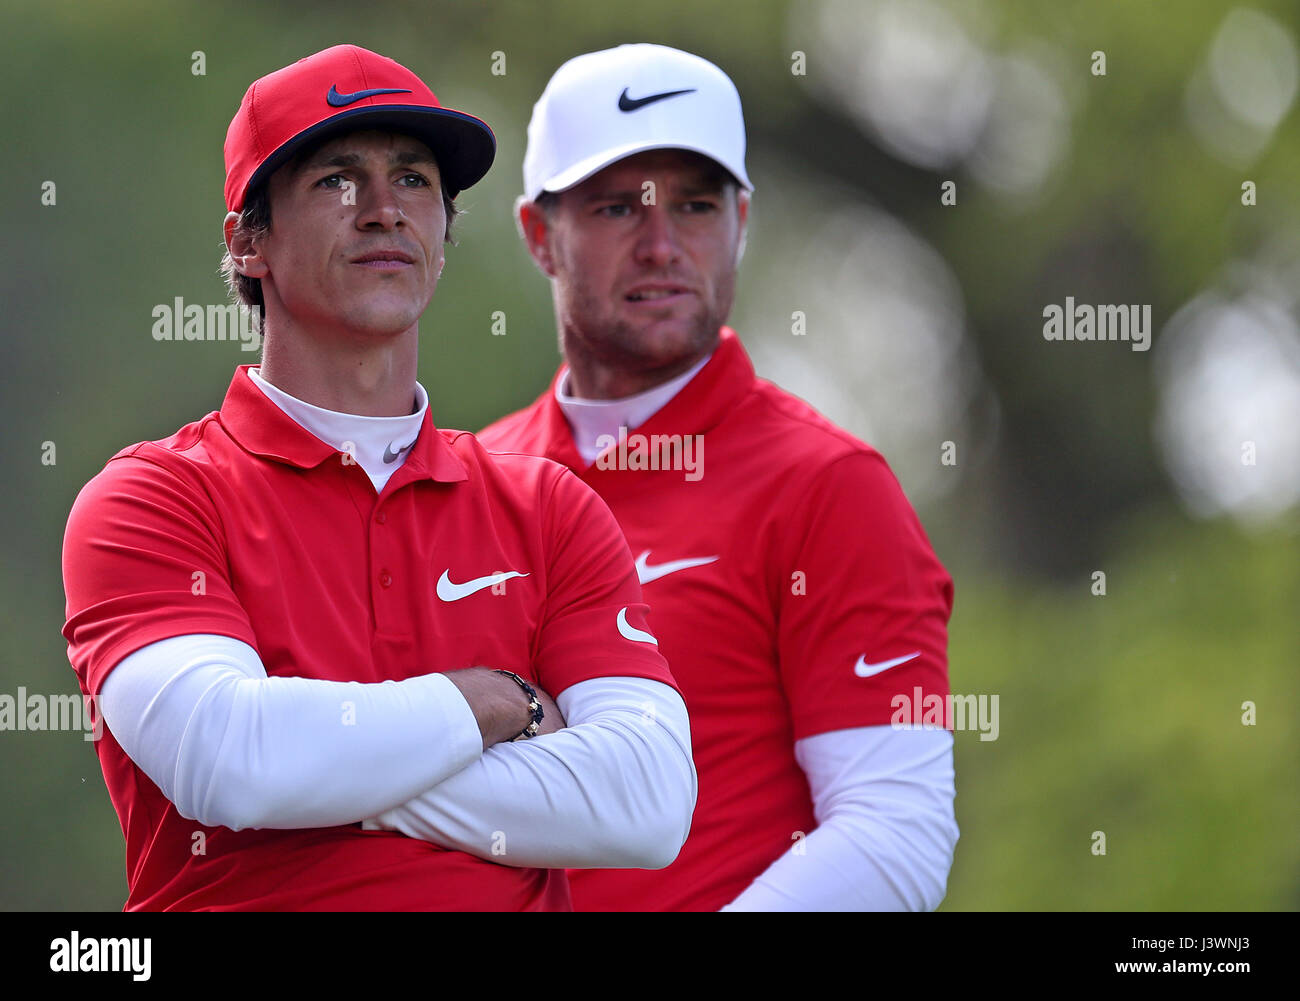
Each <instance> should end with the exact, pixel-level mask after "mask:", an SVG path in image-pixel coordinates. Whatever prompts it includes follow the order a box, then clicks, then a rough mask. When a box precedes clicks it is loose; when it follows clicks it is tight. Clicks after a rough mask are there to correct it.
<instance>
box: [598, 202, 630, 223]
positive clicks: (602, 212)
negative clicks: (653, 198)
mask: <svg viewBox="0 0 1300 1001" xmlns="http://www.w3.org/2000/svg"><path fill="white" fill-rule="evenodd" d="M631 214H632V206H631V205H626V204H624V203H623V202H615V203H614V204H613V205H602V206H600V208H598V209H596V215H599V216H604V217H605V218H606V219H626V218H627V217H628V216H630V215H631Z"/></svg>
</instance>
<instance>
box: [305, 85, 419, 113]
mask: <svg viewBox="0 0 1300 1001" xmlns="http://www.w3.org/2000/svg"><path fill="white" fill-rule="evenodd" d="M409 93H410V91H409V90H403V89H402V88H400V87H397V88H393V87H380V88H378V89H376V90H358V91H355V92H353V93H351V94H340V93H339V92H338V91H337V90H335V89H334V85H333V84H330V92H329V93H328V94H326V95H325V100H327V101H328V102H329V103H330V107H332V108H346V107H347V106H348V105H349V104H356V103H357V101H360V100H361V99H362V98H363V97H374V96H375V95H376V94H409Z"/></svg>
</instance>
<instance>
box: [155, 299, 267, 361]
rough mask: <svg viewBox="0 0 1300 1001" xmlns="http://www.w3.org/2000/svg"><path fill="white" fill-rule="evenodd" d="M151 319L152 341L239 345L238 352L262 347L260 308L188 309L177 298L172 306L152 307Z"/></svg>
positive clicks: (192, 306) (229, 305)
mask: <svg viewBox="0 0 1300 1001" xmlns="http://www.w3.org/2000/svg"><path fill="white" fill-rule="evenodd" d="M151 315H152V316H153V318H154V325H153V339H154V340H155V341H239V342H240V344H239V347H240V350H241V351H257V350H258V349H259V348H261V346H262V310H261V307H259V306H236V305H235V304H234V303H226V304H225V305H222V306H217V305H214V304H212V303H209V304H208V305H207V306H200V305H199V304H198V303H196V302H192V303H190V304H189V305H188V306H187V305H186V304H185V300H184V299H182V298H181V297H180V296H176V298H175V299H173V300H172V303H171V305H167V304H166V303H159V304H158V305H157V306H155V307H154V308H153V312H152V314H151Z"/></svg>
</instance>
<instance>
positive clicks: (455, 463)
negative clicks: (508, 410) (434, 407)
mask: <svg viewBox="0 0 1300 1001" xmlns="http://www.w3.org/2000/svg"><path fill="white" fill-rule="evenodd" d="M253 367H254V366H253V365H252V364H249V365H240V366H239V368H237V369H236V370H235V377H234V379H232V380H231V382H230V388H229V389H228V390H227V391H226V398H225V400H224V401H222V404H221V412H220V414H218V420H220V421H221V426H222V427H223V428H225V429H226V431H227V432H229V434H230V436H231V437H232V438H233V439H235V441H237V442H238V443H239V444H240V446H241V447H242V448H244V449H247V450H248V451H249V452H251V453H253V454H254V455H258V456H261V457H262V458H264V459H272V460H274V461H276V462H284V463H288V464H289V465H291V466H299V467H301V468H303V469H312V468H315V467H316V466H319V465H320V464H321V463H322V462H324V461H325V460H326V459H336V458H338V457H339V456H340V455H341V454H342V453H341V452H340V451H339V450H338V449H337V448H335V447H334V446H333V445H330V444H328V443H327V442H323V441H321V440H320V439H319V438H317V437H316V436H315V435H314V434H312V433H311V432H310V431H308V430H307V429H306V428H304V427H303V426H302V425H301V424H299V423H298V422H297V421H295V420H294V419H293V418H292V417H290V416H289V415H288V414H286V413H285V412H284V411H283V410H281V409H280V408H279V407H277V406H276V405H275V404H274V403H272V402H271V400H269V399H268V398H267V396H266V394H265V393H263V392H262V391H261V390H260V389H258V388H257V387H256V386H255V385H253V380H252V379H251V378H249V375H248V370H249V369H251V368H253ZM414 392H415V390H414V389H412V393H414ZM399 476H400V478H401V479H400V482H399V481H398V477H399ZM468 478H469V475H468V473H466V471H465V466H464V464H463V463H462V462H461V461H460V459H459V458H457V456H456V453H455V452H453V451H452V448H451V446H450V445H449V444H447V440H446V439H445V438H444V437H443V436H442V435H441V434H439V433H438V428H437V427H435V426H434V423H433V418H432V416H431V415H430V413H429V410H428V409H427V408H426V409H425V411H424V423H423V424H421V425H420V433H419V435H418V436H417V437H416V439H415V445H414V447H412V449H411V451H410V452H408V453H407V456H406V461H405V462H403V463H402V468H401V469H399V470H397V472H395V473H394V474H393V484H392V485H393V487H394V488H395V487H397V486H399V485H400V484H401V483H404V482H409V481H412V480H419V479H428V480H436V481H437V482H439V483H457V482H459V481H461V480H466V479H468Z"/></svg>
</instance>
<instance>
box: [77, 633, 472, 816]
mask: <svg viewBox="0 0 1300 1001" xmlns="http://www.w3.org/2000/svg"><path fill="white" fill-rule="evenodd" d="M100 706H101V710H102V712H103V717H104V721H105V722H106V723H107V724H108V728H109V730H110V732H111V733H112V734H113V737H114V739H116V740H117V742H118V744H120V745H121V747H122V750H123V751H125V752H126V754H127V756H128V757H130V758H131V760H132V761H134V762H135V763H136V765H138V766H139V767H140V768H141V770H143V771H144V773H145V774H146V775H148V776H149V778H150V779H152V780H153V782H154V783H155V784H156V785H157V786H158V788H159V789H161V790H162V793H163V795H164V796H166V797H167V798H168V799H169V800H171V802H172V803H173V804H175V806H176V809H177V811H178V812H179V813H180V814H181V816H183V817H185V818H186V819H189V820H195V821H198V822H199V823H201V824H204V825H205V826H222V827H229V828H231V829H232V830H236V831H238V830H242V829H244V828H250V827H270V828H307V827H333V826H337V825H340V824H353V823H356V822H357V821H359V820H361V819H362V818H364V817H369V816H371V815H373V814H375V813H378V812H380V811H382V810H386V809H388V808H389V807H392V806H396V805H397V804H399V803H403V802H405V801H406V800H408V799H410V798H411V797H412V796H414V795H416V794H417V793H418V792H420V790H422V789H427V788H429V787H430V786H432V785H436V784H437V783H438V782H440V781H442V780H443V779H445V778H446V777H447V776H449V775H452V774H454V773H455V772H458V771H460V770H461V769H462V768H464V767H465V766H466V765H468V764H470V763H471V762H473V761H474V760H475V759H477V758H478V757H479V756H480V755H481V754H482V752H483V738H482V735H481V733H480V731H479V728H478V723H477V722H476V721H475V718H474V713H473V711H472V710H471V709H470V707H469V703H468V702H466V700H465V697H464V696H463V695H461V693H460V690H459V689H458V688H457V687H456V686H455V685H454V684H452V683H451V682H450V681H448V680H447V678H446V677H445V676H443V675H441V674H428V675H424V676H421V677H415V678H407V679H405V680H403V681H384V682H378V683H369V684H363V683H361V682H349V681H322V680H318V679H314V678H287V677H275V678H269V677H267V674H266V669H265V667H264V666H263V665H262V661H261V659H260V658H259V657H258V655H257V651H255V650H254V649H253V648H252V647H250V646H249V645H248V644H246V643H244V642H242V641H240V640H236V639H233V638H231V637H228V636H216V635H208V634H196V635H188V636H177V637H173V638H171V639H166V640H161V641H159V642H157V643H152V644H150V645H149V646H146V647H143V648H141V649H140V650H137V651H136V652H134V653H132V654H130V655H129V656H127V657H125V658H124V659H123V660H122V661H121V662H120V663H119V664H118V665H117V666H116V667H115V668H114V669H113V670H112V671H111V672H110V673H109V674H108V676H107V678H105V680H104V683H103V685H102V687H101V692H100Z"/></svg>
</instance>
